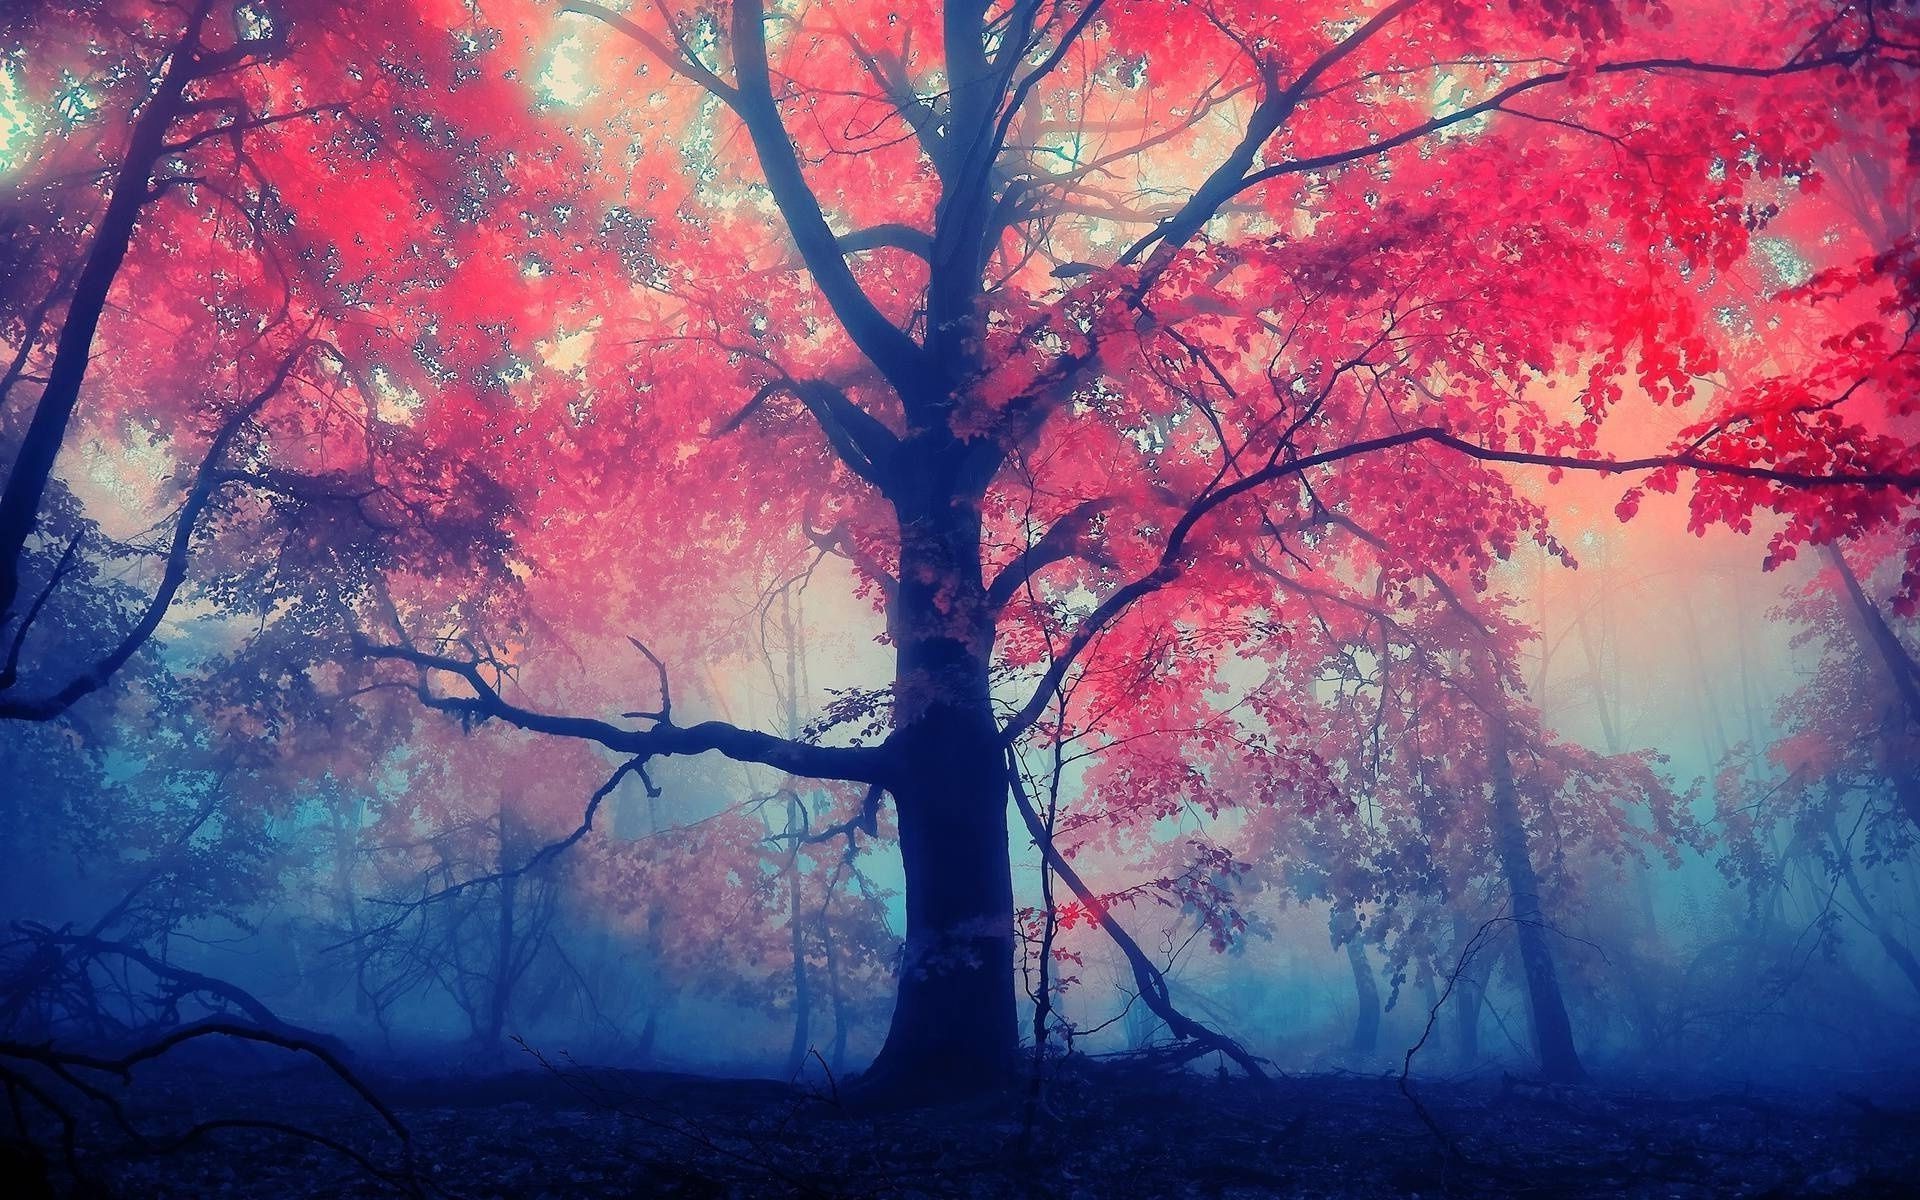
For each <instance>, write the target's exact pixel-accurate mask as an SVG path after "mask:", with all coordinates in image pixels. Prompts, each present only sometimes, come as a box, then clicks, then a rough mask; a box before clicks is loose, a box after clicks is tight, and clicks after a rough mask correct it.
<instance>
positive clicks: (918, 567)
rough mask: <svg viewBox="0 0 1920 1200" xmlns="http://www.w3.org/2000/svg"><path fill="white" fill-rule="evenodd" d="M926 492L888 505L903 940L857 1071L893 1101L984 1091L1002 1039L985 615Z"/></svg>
mask: <svg viewBox="0 0 1920 1200" xmlns="http://www.w3.org/2000/svg"><path fill="white" fill-rule="evenodd" d="M921 479H922V480H923V481H924V483H923V486H924V487H925V489H926V490H925V491H924V492H922V496H923V497H927V498H926V499H924V500H922V501H920V502H914V501H897V502H896V503H897V506H898V510H899V513H900V579H899V585H898V592H897V595H896V597H895V602H894V604H893V605H892V608H891V612H890V625H891V633H892V635H893V638H894V640H895V645H896V647H897V655H898V657H897V665H896V675H895V697H894V704H895V717H894V719H895V744H896V745H897V746H898V747H899V749H900V750H901V752H902V758H903V760H904V762H905V764H906V765H905V766H904V767H903V768H902V771H901V775H900V778H899V779H898V780H897V781H896V782H895V784H894V786H893V788H892V789H891V790H892V792H893V796H894V803H895V807H896V810H897V812H898V816H899V826H900V858H901V863H902V866H903V868H904V870H905V875H906V909H907V938H906V946H905V948H904V951H903V953H902V956H901V964H900V981H899V988H898V992H897V995H896V997H895V1000H894V1010H893V1022H892V1025H891V1026H890V1027H889V1028H888V1031H887V1038H886V1042H885V1044H884V1045H882V1047H881V1049H880V1054H879V1056H878V1057H877V1058H876V1059H875V1060H874V1064H873V1067H872V1068H871V1070H870V1071H869V1072H868V1075H867V1078H868V1084H869V1086H871V1087H874V1088H877V1089H880V1090H884V1091H886V1092H889V1093H893V1094H896V1095H898V1094H908V1093H912V1094H917V1095H919V1096H920V1097H921V1098H926V1099H939V1098H942V1096H944V1095H948V1094H957V1093H964V1092H968V1091H979V1090H982V1089H990V1088H998V1087H1002V1086H1004V1085H1005V1084H1007V1083H1008V1082H1009V1081H1010V1079H1011V1078H1012V1073H1013V1069H1014V1061H1015V1055H1016V1052H1017V1047H1018V1037H1017V1034H1016V1032H1015V1028H1016V1020H1015V1013H1014V985H1013V873H1012V869H1011V867H1010V865H1009V862H1008V855H1007V780H1006V768H1005V765H1004V762H1003V759H1002V751H1001V748H1000V737H999V727H998V725H997V723H996V722H995V720H994V717H993V711H992V708H991V706H990V702H989V697H988V679H987V663H988V656H989V654H990V652H991V646H992V635H991V619H990V615H989V613H988V611H987V605H986V589H985V587H984V586H983V584H982V581H981V573H980V516H979V510H978V508H977V506H976V505H975V504H973V503H971V502H969V501H966V500H958V499H955V497H956V496H957V495H958V489H948V488H942V487H940V486H939V483H938V472H937V469H931V470H928V471H926V472H923V473H921Z"/></svg>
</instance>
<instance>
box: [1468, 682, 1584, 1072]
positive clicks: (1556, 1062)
mask: <svg viewBox="0 0 1920 1200" xmlns="http://www.w3.org/2000/svg"><path fill="white" fill-rule="evenodd" d="M1487 725H1488V744H1487V768H1488V772H1489V774H1490V775H1491V776H1492V778H1493V826H1494V829H1493V832H1494V843H1495V848H1496V849H1497V850H1498V852H1499V855H1500V866H1501V869H1502V871H1503V872H1504V873H1505V875H1506V877H1507V886H1508V888H1509V890H1510V891H1511V893H1512V896H1513V922H1514V929H1515V933H1516V936H1517V940H1518V942H1519V946H1520V964H1521V968H1522V973H1523V974H1524V975H1525V977H1526V981H1527V1003H1528V1008H1529V1010H1530V1011H1531V1012H1532V1014H1533V1041H1534V1051H1535V1053H1536V1054H1538V1055H1539V1058H1540V1073H1541V1075H1543V1076H1544V1077H1546V1078H1547V1079H1549V1080H1553V1081H1555V1082H1560V1083H1573V1082H1578V1081H1580V1080H1583V1079H1585V1078H1586V1077H1587V1072H1586V1069H1585V1068H1584V1067H1582V1066H1581V1065H1580V1055H1579V1054H1578V1052H1576V1051H1575V1050H1574V1047H1573V1023H1572V1022H1571V1021H1570V1020H1568V1018H1567V1005H1566V1001H1565V999H1564V998H1562V996H1561V994H1560V974H1559V971H1558V969H1557V968H1556V967H1555V966H1554V961H1553V947H1552V946H1551V944H1549V942H1548V940H1547V936H1548V931H1547V928H1546V918H1545V915H1544V914H1543V912H1542V910H1541V907H1540V880H1539V877H1538V876H1537V875H1536V874H1535V873H1534V869H1533V859H1532V857H1531V856H1530V855H1529V853H1528V850H1527V829H1526V825H1525V824H1524V823H1523V822H1522V821H1521V819H1520V803H1519V798H1518V796H1517V795H1516V794H1515V790H1514V783H1513V763H1512V760H1511V759H1510V758H1509V757H1508V742H1509V740H1510V737H1511V734H1510V732H1509V730H1508V727H1507V720H1506V711H1505V709H1504V708H1502V707H1500V706H1499V705H1498V704H1494V705H1492V706H1490V711H1489V712H1488V714H1487Z"/></svg>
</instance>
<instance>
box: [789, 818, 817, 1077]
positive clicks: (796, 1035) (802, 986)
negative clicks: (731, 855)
mask: <svg viewBox="0 0 1920 1200" xmlns="http://www.w3.org/2000/svg"><path fill="white" fill-rule="evenodd" d="M799 804H800V800H799V797H798V796H797V795H794V794H789V796H788V799H787V831H788V834H789V836H790V837H791V838H792V839H793V849H792V852H791V853H790V854H789V855H788V857H787V911H788V920H787V928H788V933H789V935H790V940H791V943H792V952H793V1041H792V1042H791V1043H790V1044H789V1045H788V1047H787V1078H788V1079H793V1078H796V1077H798V1076H799V1074H800V1071H801V1068H803V1067H805V1066H806V1064H807V1047H808V1046H809V1045H811V1042H810V1041H809V1034H810V1029H809V1026H810V1024H811V1021H812V1017H813V1013H812V1007H813V1006H812V995H811V993H810V991H809V989H808V981H807V930H806V925H805V923H804V922H803V921H802V920H801V919H800V843H799V836H800V814H799V812H798V808H799Z"/></svg>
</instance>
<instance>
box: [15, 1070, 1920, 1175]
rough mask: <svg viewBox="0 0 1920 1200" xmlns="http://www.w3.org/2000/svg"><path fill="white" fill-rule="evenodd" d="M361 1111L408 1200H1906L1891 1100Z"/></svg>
mask: <svg viewBox="0 0 1920 1200" xmlns="http://www.w3.org/2000/svg"><path fill="white" fill-rule="evenodd" d="M378 1090H379V1091H380V1093H381V1095H382V1096H383V1097H384V1098H385V1099H386V1100H387V1101H388V1103H389V1104H390V1105H391V1106H392V1108H393V1111H394V1113H395V1114H396V1115H397V1116H398V1118H399V1119H400V1120H401V1121H402V1122H404V1124H405V1125H406V1127H407V1129H408V1131H409V1133H410V1137H411V1142H412V1151H411V1158H412V1162H413V1163H414V1164H415V1166H414V1171H415V1172H416V1178H417V1180H418V1181H419V1187H418V1189H417V1194H419V1195H422V1196H429V1197H431V1196H445V1197H450V1198H459V1200H509V1198H511V1200H534V1198H544V1197H552V1198H556V1200H557V1198H560V1197H634V1196H659V1197H754V1198H759V1197H780V1196H795V1197H824V1198H853V1197H1047V1198H1048V1200H1056V1198H1057V1200H1077V1198H1082V1197H1085V1198H1093V1197H1109V1196H1111V1197H1202V1196H1206V1197H1214V1196H1218V1197H1261V1196H1302V1197H1384V1196H1429V1197H1433V1196H1474V1197H1480V1196H1516V1197H1518V1196H1529V1197H1577V1196H1596V1197H1597V1196H1609V1197H1613V1196H1626V1197H1640V1196H1644V1197H1655V1196H1658V1197H1694V1196H1699V1197H1707V1196H1713V1197H1720V1196H1752V1197H1761V1196H1765V1197H1786V1196H1913V1195H1916V1194H1920V1095H1916V1094H1909V1095H1908V1096H1907V1097H1906V1098H1905V1099H1904V1100H1900V1101H1894V1100H1890V1099H1887V1098H1885V1097H1882V1098H1880V1099H1878V1100H1868V1099H1865V1098H1862V1097H1858V1096H1849V1095H1847V1094H1846V1093H1844V1092H1836V1091H1833V1090H1828V1091H1827V1092H1826V1094H1825V1095H1824V1096H1820V1095H1815V1094H1801V1095H1797V1096H1790V1095H1785V1094H1762V1093H1758V1092H1741V1093H1727V1092H1722V1093H1718V1094H1715V1093H1709V1092H1698V1093H1694V1094H1683V1092H1682V1091H1681V1090H1680V1089H1675V1088H1661V1089H1640V1090H1625V1089H1618V1088H1607V1087H1577V1088H1543V1087H1540V1086H1537V1085H1531V1084H1524V1083H1519V1082H1517V1081H1513V1080H1509V1079H1503V1078H1494V1079H1482V1080H1477V1081H1452V1082H1447V1081H1440V1080H1429V1081H1427V1082H1424V1083H1422V1082H1419V1081H1416V1083H1415V1091H1416V1094H1417V1095H1419V1097H1420V1099H1421V1102H1422V1104H1423V1105H1424V1107H1425V1109H1426V1111H1427V1114H1428V1116H1429V1117H1430V1119H1431V1122H1432V1126H1433V1127H1429V1125H1428V1124H1427V1123H1426V1122H1425V1121H1423V1119H1422V1117H1421V1115H1420V1112H1419V1111H1418V1110H1417V1109H1416V1107H1415V1105H1414V1104H1413V1103H1411V1102H1410V1101H1409V1099H1408V1098H1407V1096H1405V1095H1404V1094H1402V1092H1401V1090H1400V1087H1399V1082H1398V1080H1397V1078H1395V1077H1393V1076H1386V1077H1372V1076H1358V1075H1310V1076H1288V1077H1282V1078H1279V1079H1277V1080H1275V1081H1274V1082H1273V1083H1272V1084H1271V1085H1261V1084H1257V1083H1254V1082H1251V1081H1247V1080H1244V1079H1237V1078H1236V1079H1221V1078H1216V1077H1215V1076H1213V1075H1212V1074H1200V1073H1192V1074H1175V1075H1168V1074H1165V1073H1152V1072H1148V1071H1145V1070H1142V1069H1139V1068H1132V1069H1121V1068H1114V1067H1103V1066H1100V1065H1098V1064H1092V1063H1085V1062H1080V1061H1077V1062H1076V1063H1074V1064H1072V1065H1068V1066H1064V1067H1058V1068H1056V1072H1055V1077H1054V1079H1053V1081H1052V1082H1051V1084H1050V1086H1049V1088H1048V1092H1047V1098H1046V1107H1047V1109H1048V1110H1049V1115H1047V1116H1045V1117H1043V1118H1042V1119H1041V1120H1040V1121H1039V1122H1038V1123H1037V1125H1036V1127H1035V1129H1034V1132H1033V1134H1032V1136H1031V1138H1030V1139H1029V1138H1028V1137H1027V1136H1026V1134H1025V1122H1024V1121H1023V1116H1022V1114H1023V1111H1024V1106H1023V1098H1021V1097H1015V1098H1012V1099H1008V1100H1002V1101H997V1102H993V1103H983V1104H977V1105H973V1106H963V1107H948V1108H938V1109H923V1110H918V1111H907V1112H893V1113H872V1112H862V1111H859V1110H858V1109H857V1108H856V1107H855V1106H852V1105H849V1104H844V1103H841V1102H840V1101H839V1100H838V1099H837V1098H836V1096H835V1094H834V1093H833V1092H832V1091H829V1090H827V1089H825V1088H824V1087H818V1088H811V1089H795V1088H792V1087H787V1086H784V1085H781V1084H777V1083H772V1082H766V1081H753V1080H737V1079H736V1080H723V1079H711V1078H701V1077H694V1076H687V1075H675V1074H666V1073H658V1072H628V1071H590V1070H585V1069H580V1068H575V1067H573V1066H571V1065H570V1064H562V1065H550V1066H547V1067H545V1068H535V1069H533V1070H527V1071H517V1072H513V1073H508V1074H497V1075H489V1076H476V1077H467V1078H459V1079H440V1080H431V1079H416V1080H412V1081H395V1080H388V1081H385V1082H383V1083H380V1084H379V1089H378ZM129 1099H130V1109H129V1111H130V1112H132V1113H134V1114H135V1115H136V1116H137V1118H138V1124H139V1125H141V1126H142V1127H143V1128H145V1129H148V1130H151V1131H153V1132H156V1133H157V1132H161V1131H164V1130H166V1129H169V1128H171V1129H176V1130H177V1129H179V1128H182V1127H183V1126H184V1125H185V1124H187V1123H189V1122H191V1121H193V1120H197V1119H203V1118H204V1117H205V1116H207V1115H211V1114H218V1113H224V1114H229V1115H232V1114H236V1113H237V1114H239V1115H244V1116H248V1117H253V1118H264V1119H273V1120H280V1121H285V1122H289V1123H292V1124H296V1125H299V1126H302V1127H304V1128H307V1129H310V1130H313V1131H315V1132H318V1133H321V1134H323V1135H325V1136H328V1137H331V1138H335V1139H337V1140H339V1141H340V1142H342V1143H344V1144H346V1145H349V1146H352V1147H355V1148H357V1149H359V1150H360V1151H362V1152H363V1153H364V1154H365V1155H366V1156H367V1158H368V1159H370V1160H372V1161H374V1162H376V1163H379V1164H381V1165H383V1166H387V1167H393V1166H395V1165H397V1164H400V1163H402V1162H404V1161H405V1156H404V1155H403V1154H402V1153H401V1151H400V1142H399V1140H398V1139H397V1138H396V1137H395V1136H394V1135H393V1134H392V1133H391V1132H389V1131H388V1130H386V1129H385V1127H384V1126H382V1124H381V1123H380V1120H379V1118H378V1117H377V1116H376V1115H375V1114H374V1113H373V1112H372V1111H371V1110H369V1109H368V1108H366V1107H365V1106H364V1105H361V1104H360V1103H359V1102H358V1101H357V1100H355V1099H354V1098H353V1097H352V1096H351V1094H349V1093H347V1092H346V1089H345V1088H344V1087H342V1086H341V1085H340V1083H339V1081H338V1080H336V1079H333V1078H332V1077H330V1076H323V1075H310V1074H307V1073H304V1072H295V1073H282V1074H280V1075H277V1076H271V1077H260V1076H254V1077H252V1078H251V1079H250V1081H246V1082H241V1081H237V1080H236V1079H235V1077H234V1076H233V1075H232V1074H231V1073H230V1072H227V1071H221V1072H217V1073H210V1072H208V1071H205V1070H201V1071H172V1072H169V1074H167V1075H165V1076H152V1077H144V1078H142V1079H141V1080H140V1082H139V1084H138V1086H136V1087H135V1088H133V1089H132V1091H131V1092H130V1093H129ZM1436 1130H1437V1131H1438V1132H1436ZM1448 1143H1451V1148H1450V1149H1449V1148H1447V1144H1448ZM85 1163H86V1168H87V1170H88V1172H89V1173H90V1174H92V1175H93V1176H94V1177H95V1179H96V1180H98V1181H99V1182H100V1183H102V1184H104V1185H105V1194H106V1195H112V1196H127V1197H141V1198H143V1200H144V1198H153V1200H163V1198H172V1197H215V1196H223V1197H224V1196H234V1197H240V1196H244V1197H272V1198H281V1197H285V1198H287V1200H303V1198H306V1197H321V1196H326V1197H358V1196H383V1195H384V1196H391V1195H396V1194H405V1189H403V1188H396V1187H394V1186H389V1185H386V1184H382V1183H380V1182H378V1181H377V1180H375V1179H373V1178H371V1177H369V1176H368V1175H367V1174H366V1173H365V1172H364V1171H362V1170H361V1169H359V1168H357V1167H355V1166H354V1165H353V1164H352V1163H351V1162H349V1161H347V1160H346V1159H344V1158H342V1157H341V1156H340V1155H338V1154H337V1153H336V1152H335V1151H333V1150H329V1149H327V1148H324V1147H321V1146H318V1145H312V1144H307V1143H302V1142H299V1141H295V1140H291V1139H289V1138H287V1137H285V1136H283V1135H279V1134H274V1133H271V1132H266V1131H261V1130H244V1129H243V1130H222V1131H220V1132H219V1133H217V1134H215V1135H213V1136H212V1137H210V1138H207V1139H203V1140H201V1141H197V1142H195V1143H193V1144H191V1145H190V1146H188V1147H187V1148H185V1149H182V1150H177V1151H175V1152H173V1153H171V1154H168V1155H165V1156H163V1157H153V1156H144V1157H134V1156H126V1155H119V1154H106V1153H100V1152H96V1154H95V1156H93V1157H91V1158H90V1159H87V1160H85ZM0 1192H6V1194H9V1195H16V1196H19V1195H26V1194H28V1193H26V1192H21V1191H12V1190H10V1189H8V1188H6V1187H4V1186H0Z"/></svg>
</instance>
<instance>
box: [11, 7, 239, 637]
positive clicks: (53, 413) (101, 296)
mask: <svg viewBox="0 0 1920 1200" xmlns="http://www.w3.org/2000/svg"><path fill="white" fill-rule="evenodd" d="M203 17H204V9H201V10H196V16H195V18H194V19H193V20H192V21H191V23H190V25H189V28H188V29H187V31H186V33H185V34H184V35H182V38H181V41H180V42H179V43H178V44H177V45H176V46H175V47H174V48H173V53H172V56H171V58H170V59H169V61H168V63H167V69H166V72H165V73H164V74H163V75H162V76H161V78H160V82H159V86H158V87H156V88H155V89H154V93H153V95H152V97H150V98H149V99H148V101H147V106H146V108H145V109H143V110H142V111H141V113H140V116H139V117H138V119H136V120H135V121H134V123H133V129H132V132H131V133H130V135H129V137H128V141H127V151H126V154H125V155H124V156H123V157H122V158H121V160H120V168H119V170H118V171H117V172H115V174H114V179H113V191H112V194H111V195H110V196H109V197H108V199H107V207H106V211H105V212H103V213H102V214H101V216H100V222H99V224H98V225H97V226H96V227H95V232H94V236H93V242H92V244H91V245H90V246H89V247H88V248H87V258H86V263H85V265H84V266H82V267H81V268H80V273H79V275H78V276H77V277H76V278H75V280H74V286H73V298H72V299H71V300H70V301H68V303H67V312H66V316H65V318H64V319H63V320H62V321H61V325H60V336H59V338H58V339H56V341H55V344H54V353H53V365H52V366H51V367H50V368H49V369H48V372H47V383H46V386H45V388H43V389H42V390H41V393H40V398H39V400H38V401H37V402H36V403H35V405H34V409H33V419H32V420H31V421H30V422H28V424H27V431H26V434H25V436H24V437H22V438H21V441H20V449H19V451H18V452H17V454H16V455H15V457H14V461H13V466H12V469H11V470H9V471H8V473H7V482H6V487H5V489H4V490H3V491H0V627H4V625H5V623H6V621H7V620H8V619H10V618H11V617H12V615H13V613H12V608H13V602H14V600H15V599H16V598H17V597H18V596H19V594H20V559H21V554H22V552H23V551H24V549H25V547H26V543H27V538H28V537H30V536H31V535H32V533H33V529H34V526H35V525H36V524H37V523H38V521H39V516H40V505H41V502H42V501H43V500H44V499H45V497H46V491H47V484H48V483H49V481H51V479H52V478H53V464H54V460H55V459H56V458H58V457H59V455H60V448H61V446H62V445H64V444H65V442H66V437H67V426H68V424H69V423H70V422H71V421H72V419H73V412H74V409H75V407H76V406H77V405H78V404H79V402H80V387H81V384H82V382H83V381H84V380H85V378H86V373H87V362H88V359H89V357H90V356H91V354H92V349H93V337H94V334H95V332H96V331H97V330H98V329H99V327H100V316H101V314H102V313H103V312H105V311H106V307H107V295H108V293H109V292H111V291H112V290H113V281H114V279H115V277H117V276H118V275H119V274H120V265H121V263H123V262H124V261H125V260H126V257H127V248H128V247H129V246H130V245H132V243H133V231H134V228H135V226H137V225H138V224H139V222H140V210H141V209H142V208H144V207H145V206H146V204H147V201H148V200H149V199H150V198H151V193H150V191H149V186H150V183H151V180H152V176H153V167H154V164H155V163H157V162H158V161H159V160H160V157H161V155H162V154H164V153H165V151H166V143H167V131H168V129H169V128H171V126H172V124H173V120H174V117H175V116H176V115H177V113H178V111H179V105H180V97H181V94H182V92H183V91H184V89H185V88H186V86H187V84H188V83H190V82H191V81H192V79H193V66H194V63H193V54H192V53H191V49H190V48H191V47H192V46H193V44H194V43H195V41H196V40H197V38H198V34H199V26H200V21H201V19H202V18H203Z"/></svg>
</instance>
